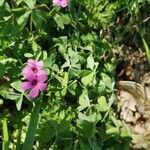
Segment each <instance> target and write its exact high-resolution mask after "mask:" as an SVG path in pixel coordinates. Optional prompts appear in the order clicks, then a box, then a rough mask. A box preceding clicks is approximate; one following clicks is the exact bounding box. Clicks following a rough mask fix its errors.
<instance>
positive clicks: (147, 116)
mask: <svg viewBox="0 0 150 150" xmlns="http://www.w3.org/2000/svg"><path fill="white" fill-rule="evenodd" d="M122 55H123V59H122V61H121V62H120V63H119V65H118V67H117V70H116V71H117V77H116V80H117V81H116V88H117V97H118V106H119V108H120V112H119V116H120V118H121V119H122V122H123V123H124V124H126V125H127V127H128V128H129V129H130V130H131V133H132V138H133V140H132V145H131V147H132V148H133V149H145V150H149V149H150V65H149V64H148V61H147V58H146V55H145V53H144V52H143V51H142V50H140V49H139V50H133V49H132V48H128V49H126V48H125V47H124V48H123V54H122Z"/></svg>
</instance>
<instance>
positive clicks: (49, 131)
mask: <svg viewBox="0 0 150 150" xmlns="http://www.w3.org/2000/svg"><path fill="white" fill-rule="evenodd" d="M54 136H55V130H54V129H53V126H52V124H51V121H47V122H45V123H44V124H43V126H42V129H41V132H40V139H41V141H43V142H46V143H47V142H49V141H50V140H51V139H52V138H53V137H54Z"/></svg>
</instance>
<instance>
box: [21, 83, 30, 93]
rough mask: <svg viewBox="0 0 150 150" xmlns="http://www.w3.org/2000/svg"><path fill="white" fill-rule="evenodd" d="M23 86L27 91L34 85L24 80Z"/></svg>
mask: <svg viewBox="0 0 150 150" xmlns="http://www.w3.org/2000/svg"><path fill="white" fill-rule="evenodd" d="M21 88H22V89H23V90H24V91H26V90H29V89H31V88H32V85H31V84H30V82H22V83H21Z"/></svg>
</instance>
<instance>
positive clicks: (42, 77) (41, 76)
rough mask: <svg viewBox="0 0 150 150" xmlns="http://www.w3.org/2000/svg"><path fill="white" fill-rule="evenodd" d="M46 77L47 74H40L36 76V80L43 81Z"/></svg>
mask: <svg viewBox="0 0 150 150" xmlns="http://www.w3.org/2000/svg"><path fill="white" fill-rule="evenodd" d="M47 79H48V76H47V74H41V75H39V76H38V77H37V80H38V82H40V83H41V82H45V81H46V80H47Z"/></svg>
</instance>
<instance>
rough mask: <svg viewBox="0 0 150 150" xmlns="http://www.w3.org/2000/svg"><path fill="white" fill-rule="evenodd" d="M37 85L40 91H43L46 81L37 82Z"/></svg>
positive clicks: (45, 87)
mask: <svg viewBox="0 0 150 150" xmlns="http://www.w3.org/2000/svg"><path fill="white" fill-rule="evenodd" d="M37 86H38V89H39V90H40V91H45V90H46V89H47V84H46V83H38V84H37Z"/></svg>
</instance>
